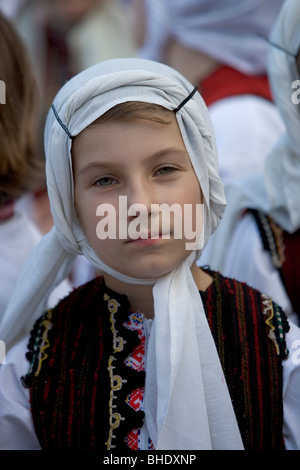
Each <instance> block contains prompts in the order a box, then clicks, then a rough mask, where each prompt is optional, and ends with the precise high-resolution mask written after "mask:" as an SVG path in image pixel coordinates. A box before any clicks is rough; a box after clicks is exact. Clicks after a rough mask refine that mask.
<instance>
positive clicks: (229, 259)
mask: <svg viewBox="0 0 300 470" xmlns="http://www.w3.org/2000/svg"><path fill="white" fill-rule="evenodd" d="M222 274H223V275H224V276H227V277H231V278H234V279H236V280H237V281H240V282H246V284H248V286H251V287H253V288H254V289H257V290H259V291H260V292H262V293H263V294H266V295H268V296H269V297H271V299H272V300H273V301H274V302H276V303H277V304H278V305H280V307H281V308H282V309H283V311H284V312H285V313H286V315H287V316H288V317H289V318H291V319H293V321H294V322H295V323H296V315H295V314H294V312H293V308H292V306H291V302H290V299H289V297H288V295H287V292H286V290H285V287H284V285H283V284H282V281H281V279H280V275H279V273H278V270H277V269H276V268H274V266H273V264H272V260H271V257H270V254H269V252H268V251H266V250H265V249H264V247H263V244H262V241H261V238H260V234H259V232H258V228H257V226H256V223H255V221H254V218H253V217H252V215H250V214H246V215H245V216H244V217H242V218H241V219H240V220H239V222H238V223H237V225H236V227H235V230H234V232H233V235H232V238H231V241H230V243H229V246H228V249H227V253H226V258H225V263H224V268H223V269H222Z"/></svg>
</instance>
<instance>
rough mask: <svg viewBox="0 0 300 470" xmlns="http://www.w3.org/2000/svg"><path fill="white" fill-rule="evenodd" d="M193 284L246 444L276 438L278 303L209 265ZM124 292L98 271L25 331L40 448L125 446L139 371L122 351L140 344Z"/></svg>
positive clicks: (133, 423)
mask: <svg viewBox="0 0 300 470" xmlns="http://www.w3.org/2000/svg"><path fill="white" fill-rule="evenodd" d="M210 274H211V275H213V277H214V281H213V283H212V285H211V286H210V287H209V288H208V289H207V291H206V292H205V293H201V296H202V300H203V304H204V308H205V311H206V314H207V318H208V322H209V325H210V328H211V330H212V334H213V337H214V340H215V342H216V345H217V349H218V352H219V356H220V360H221V363H222V366H223V369H224V373H225V377H226V380H227V384H228V387H229V392H230V394H231V398H232V402H233V406H234V410H235V413H236V416H237V420H238V424H239V427H240V431H241V435H242V438H243V441H244V446H245V448H246V449H280V448H282V444H283V440H282V421H283V407H282V365H281V360H282V359H283V358H284V357H285V356H286V350H285V331H287V329H288V326H287V322H286V319H285V317H284V315H283V313H282V311H281V310H280V308H279V307H278V306H276V305H275V304H273V303H272V302H271V301H270V300H269V299H268V298H266V297H264V296H262V295H261V294H260V293H258V292H257V291H255V290H253V289H250V288H249V287H248V286H246V285H245V284H241V283H238V282H236V281H232V280H229V279H226V278H223V277H222V276H221V275H219V274H217V273H210ZM128 309H129V303H128V300H127V297H126V296H124V295H119V294H116V293H115V292H113V291H111V290H110V289H108V288H107V287H106V286H105V284H104V282H103V280H102V278H98V279H96V280H94V281H91V282H89V283H88V284H86V285H84V286H82V287H80V288H79V289H77V290H75V291H74V292H73V293H72V294H70V295H69V296H68V297H67V298H66V299H64V300H62V301H61V302H60V303H59V304H58V306H57V307H56V308H55V309H54V310H52V311H49V312H46V313H45V315H43V317H42V318H41V319H39V320H38V321H37V322H36V325H35V328H34V330H33V332H32V335H31V341H30V344H29V352H28V353H27V356H28V359H29V361H30V369H29V371H28V374H27V375H26V376H25V377H23V383H24V385H25V386H27V387H29V388H30V396H31V407H32V415H33V421H34V425H35V430H36V433H37V436H38V439H39V441H40V443H41V446H42V448H43V449H74V450H75V449H76V450H95V449H96V450H107V449H114V448H117V449H122V448H126V443H125V437H126V435H127V433H128V432H129V431H130V430H132V429H133V428H136V427H141V426H142V423H143V417H144V414H143V412H142V411H138V412H136V411H134V410H133V409H132V408H130V407H129V406H128V405H127V404H126V397H127V396H128V394H129V393H130V392H131V391H132V390H134V389H136V388H137V387H141V386H143V385H144V381H145V373H144V372H137V371H134V370H133V369H130V368H129V367H128V366H126V365H125V364H124V359H125V358H126V357H127V356H128V355H129V354H130V352H132V350H133V349H134V347H135V346H136V345H137V344H138V337H137V333H136V332H133V331H129V330H128V329H126V328H125V327H124V326H123V323H124V321H125V320H126V319H127V316H128V311H129V310H128Z"/></svg>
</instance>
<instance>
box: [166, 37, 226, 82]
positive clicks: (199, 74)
mask: <svg viewBox="0 0 300 470" xmlns="http://www.w3.org/2000/svg"><path fill="white" fill-rule="evenodd" d="M165 61H166V63H167V64H168V65H169V66H171V67H173V68H174V69H176V70H178V72H180V73H181V74H182V75H183V76H184V77H185V78H187V79H188V80H189V81H190V82H191V83H192V84H193V85H195V86H196V85H198V84H199V82H200V81H201V80H203V79H204V78H206V77H207V76H208V75H210V74H211V73H213V72H214V71H215V70H216V69H217V68H218V67H219V65H220V64H219V62H217V61H216V60H215V59H213V58H212V57H209V56H207V55H205V54H203V53H202V52H200V51H197V50H193V49H190V48H188V47H186V46H184V45H183V44H180V43H179V42H177V41H175V40H174V39H172V40H171V41H170V42H169V43H168V44H167V46H166V52H165Z"/></svg>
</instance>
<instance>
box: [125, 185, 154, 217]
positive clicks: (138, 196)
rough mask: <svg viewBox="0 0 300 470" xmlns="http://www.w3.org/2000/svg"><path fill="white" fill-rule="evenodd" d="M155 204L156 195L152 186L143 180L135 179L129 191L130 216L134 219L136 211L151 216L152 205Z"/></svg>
mask: <svg viewBox="0 0 300 470" xmlns="http://www.w3.org/2000/svg"><path fill="white" fill-rule="evenodd" d="M154 203H155V194H154V190H153V187H152V185H151V184H150V183H149V182H148V181H147V180H146V179H143V178H139V177H138V176H136V177H134V178H133V180H132V182H131V183H130V184H129V185H128V189H127V204H128V209H130V208H131V209H132V210H128V215H129V216H131V217H134V216H135V215H134V213H135V212H136V211H139V210H142V211H143V213H145V214H147V215H149V214H151V205H152V204H154Z"/></svg>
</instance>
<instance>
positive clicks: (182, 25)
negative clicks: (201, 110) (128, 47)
mask: <svg viewBox="0 0 300 470" xmlns="http://www.w3.org/2000/svg"><path fill="white" fill-rule="evenodd" d="M145 3H146V7H147V18H148V24H147V28H148V29H147V31H148V34H147V36H146V40H145V44H144V46H143V48H142V49H141V51H140V54H141V56H142V57H145V58H148V59H153V60H159V61H161V62H165V63H168V60H167V57H166V56H165V55H164V51H165V47H168V40H170V38H171V39H172V38H175V40H176V41H178V42H179V43H180V44H183V45H184V46H186V47H188V48H191V49H192V50H195V51H199V52H201V53H203V54H205V55H206V56H208V57H211V58H213V59H214V60H216V61H218V62H219V67H217V69H216V70H214V71H213V72H212V73H209V75H208V76H205V77H199V79H198V80H199V82H198V83H194V85H196V84H197V85H198V86H199V91H200V93H201V95H202V97H203V99H204V101H205V103H206V105H207V106H208V108H209V112H210V117H211V120H212V124H213V128H214V131H215V136H216V142H217V148H218V154H219V174H220V176H221V178H222V181H223V183H224V185H225V190H226V187H227V184H230V183H231V182H232V181H234V180H235V179H236V178H237V177H241V176H247V175H249V174H252V173H254V172H257V171H262V170H263V164H264V160H265V158H266V156H267V154H268V153H269V151H270V150H271V148H272V147H273V145H274V144H275V142H276V141H277V139H278V136H279V135H280V134H281V133H282V132H283V130H284V126H283V123H282V120H281V117H280V115H279V113H278V111H277V109H276V107H275V106H274V104H273V102H272V96H271V93H270V89H269V84H268V80H267V77H266V54H267V42H266V40H265V38H267V37H268V35H269V32H270V29H271V27H272V25H273V22H274V20H275V18H276V16H277V14H278V12H279V9H280V7H281V5H282V3H283V0H276V1H273V2H270V1H268V0H258V1H255V2H253V1H252V0H242V1H239V0H227V1H226V2H224V1H222V0H209V1H207V0H186V1H184V2H183V1H181V0H165V1H164V2H161V1H160V0H146V2H145ZM199 60H201V59H199ZM171 65H172V64H171ZM182 73H183V74H184V71H183V72H182Z"/></svg>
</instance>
